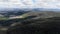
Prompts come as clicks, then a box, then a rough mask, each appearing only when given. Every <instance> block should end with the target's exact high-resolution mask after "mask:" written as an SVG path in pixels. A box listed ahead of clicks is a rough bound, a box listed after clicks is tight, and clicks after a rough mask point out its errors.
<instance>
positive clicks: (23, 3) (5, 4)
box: [0, 0, 60, 8]
mask: <svg viewBox="0 0 60 34" xmlns="http://www.w3.org/2000/svg"><path fill="white" fill-rule="evenodd" d="M0 7H1V8H60V1H59V0H0Z"/></svg>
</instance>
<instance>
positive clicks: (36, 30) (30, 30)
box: [7, 17, 60, 34]
mask: <svg viewBox="0 0 60 34" xmlns="http://www.w3.org/2000/svg"><path fill="white" fill-rule="evenodd" d="M7 34H60V17H52V18H45V19H41V18H40V19H37V20H29V21H28V20H27V21H24V22H22V23H20V24H17V25H16V26H11V27H10V28H9V29H8V31H7Z"/></svg>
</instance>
